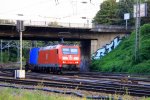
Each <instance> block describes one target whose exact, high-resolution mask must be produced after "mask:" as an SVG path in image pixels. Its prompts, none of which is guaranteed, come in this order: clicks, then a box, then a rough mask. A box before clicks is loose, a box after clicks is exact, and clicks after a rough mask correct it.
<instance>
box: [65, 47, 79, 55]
mask: <svg viewBox="0 0 150 100" xmlns="http://www.w3.org/2000/svg"><path fill="white" fill-rule="evenodd" d="M62 52H63V54H78V49H77V48H63V49H62Z"/></svg>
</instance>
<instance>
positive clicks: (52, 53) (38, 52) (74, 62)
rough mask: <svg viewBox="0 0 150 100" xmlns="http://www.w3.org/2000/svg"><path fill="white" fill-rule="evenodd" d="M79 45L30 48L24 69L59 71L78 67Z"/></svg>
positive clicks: (77, 68)
mask: <svg viewBox="0 0 150 100" xmlns="http://www.w3.org/2000/svg"><path fill="white" fill-rule="evenodd" d="M80 59H81V58H80V48H79V46H68V45H61V44H59V45H54V46H47V47H41V48H32V49H31V50H30V55H29V60H28V62H27V63H26V65H25V70H26V71H28V70H31V71H44V72H61V71H62V70H79V69H80V67H79V66H80Z"/></svg>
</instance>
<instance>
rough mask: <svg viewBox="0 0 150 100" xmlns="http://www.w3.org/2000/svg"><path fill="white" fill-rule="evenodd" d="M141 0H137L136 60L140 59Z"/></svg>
mask: <svg viewBox="0 0 150 100" xmlns="http://www.w3.org/2000/svg"><path fill="white" fill-rule="evenodd" d="M140 21H141V18H140V0H137V1H136V23H135V24H136V25H135V26H136V35H135V61H136V62H137V61H138V60H139V42H140V41H139V39H140Z"/></svg>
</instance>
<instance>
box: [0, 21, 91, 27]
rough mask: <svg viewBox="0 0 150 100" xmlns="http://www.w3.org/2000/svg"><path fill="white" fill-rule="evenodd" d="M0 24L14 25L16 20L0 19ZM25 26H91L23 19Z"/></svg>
mask: <svg viewBox="0 0 150 100" xmlns="http://www.w3.org/2000/svg"><path fill="white" fill-rule="evenodd" d="M0 24H1V25H16V20H3V19H0ZM24 25H25V26H39V27H62V28H63V27H64V28H65V27H67V28H68V27H70V28H92V24H88V23H66V22H56V21H54V22H52V21H31V20H24Z"/></svg>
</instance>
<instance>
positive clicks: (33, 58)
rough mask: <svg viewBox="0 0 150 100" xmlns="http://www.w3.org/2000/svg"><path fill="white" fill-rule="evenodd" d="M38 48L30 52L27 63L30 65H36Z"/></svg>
mask: <svg viewBox="0 0 150 100" xmlns="http://www.w3.org/2000/svg"><path fill="white" fill-rule="evenodd" d="M39 50H40V48H32V49H31V50H30V58H29V63H30V64H34V65H36V64H38V54H39Z"/></svg>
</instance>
